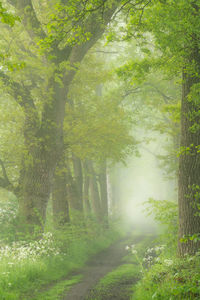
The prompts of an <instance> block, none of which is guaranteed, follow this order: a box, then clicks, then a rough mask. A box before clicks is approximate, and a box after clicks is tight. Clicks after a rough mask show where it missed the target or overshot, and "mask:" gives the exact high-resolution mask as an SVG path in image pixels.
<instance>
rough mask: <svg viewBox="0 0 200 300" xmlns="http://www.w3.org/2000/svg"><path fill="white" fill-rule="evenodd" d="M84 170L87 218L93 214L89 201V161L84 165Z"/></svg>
mask: <svg viewBox="0 0 200 300" xmlns="http://www.w3.org/2000/svg"><path fill="white" fill-rule="evenodd" d="M83 170H84V186H83V205H84V212H85V215H86V216H87V215H89V214H90V212H91V207H90V200H89V187H90V175H89V167H88V161H87V160H86V161H85V162H84V163H83Z"/></svg>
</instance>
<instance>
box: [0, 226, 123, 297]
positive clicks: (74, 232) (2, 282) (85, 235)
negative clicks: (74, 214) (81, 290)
mask: <svg viewBox="0 0 200 300" xmlns="http://www.w3.org/2000/svg"><path fill="white" fill-rule="evenodd" d="M80 228H82V231H81V232H80ZM118 236H119V235H118V233H117V232H116V231H115V230H114V229H113V230H112V229H110V230H108V231H106V232H105V229H103V228H101V226H100V225H97V224H95V223H93V225H92V224H91V223H89V225H88V227H83V224H82V225H81V226H80V224H74V225H71V226H69V227H66V228H65V229H62V231H56V232H54V233H45V234H44V235H43V237H41V239H40V240H37V241H32V242H28V241H21V242H17V243H12V244H11V245H10V246H8V245H5V246H2V247H1V249H0V253H1V255H0V260H1V270H0V296H1V298H2V299H10V300H11V299H15V300H17V299H21V298H22V297H25V298H29V296H30V295H31V296H33V293H37V292H39V289H40V288H41V287H42V286H44V285H46V284H49V283H52V282H54V281H56V280H59V279H61V278H63V277H64V276H66V275H67V274H69V272H70V271H72V270H74V269H75V268H80V267H81V266H83V265H84V263H85V262H86V260H87V259H88V258H89V257H90V256H91V255H94V254H95V253H96V252H98V251H100V250H102V249H103V248H106V247H108V246H109V245H110V243H111V242H112V241H114V240H115V239H116V238H117V237H118ZM71 283H72V282H71ZM69 284H70V282H63V283H60V285H59V284H58V286H57V288H56V286H55V288H54V289H53V290H52V291H51V292H49V293H48V292H46V293H44V296H45V297H47V299H49V298H48V297H50V296H52V295H54V296H55V295H56V296H57V294H59V293H61V291H63V290H64V289H65V288H67V286H68V285H69ZM49 295H50V296H49ZM37 297H38V298H37ZM36 299H41V298H40V296H39V294H38V295H37V296H36ZM50 299H52V298H50ZM54 299H56V298H54Z"/></svg>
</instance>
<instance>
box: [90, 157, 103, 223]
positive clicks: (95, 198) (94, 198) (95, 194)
mask: <svg viewBox="0 0 200 300" xmlns="http://www.w3.org/2000/svg"><path fill="white" fill-rule="evenodd" d="M88 167H89V172H90V195H91V204H92V210H93V213H94V215H95V216H96V218H97V220H98V221H101V220H102V214H101V202H100V195H99V189H98V184H97V179H96V174H95V170H94V166H93V162H92V161H91V160H90V161H88Z"/></svg>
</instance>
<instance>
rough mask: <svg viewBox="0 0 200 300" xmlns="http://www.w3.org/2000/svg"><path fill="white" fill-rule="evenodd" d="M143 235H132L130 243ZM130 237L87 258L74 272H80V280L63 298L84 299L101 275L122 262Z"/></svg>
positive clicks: (67, 299) (138, 240)
mask: <svg viewBox="0 0 200 300" xmlns="http://www.w3.org/2000/svg"><path fill="white" fill-rule="evenodd" d="M145 237H146V236H145V234H143V235H142V234H141V235H139V236H137V237H132V243H134V244H136V243H138V242H140V241H141V240H143V239H144V238H145ZM130 238H131V236H130V235H129V236H127V237H126V238H124V239H123V240H120V241H117V242H115V243H114V244H113V245H111V246H110V247H109V248H107V249H105V250H103V251H102V252H100V253H99V254H97V255H96V256H94V257H93V258H92V259H91V260H89V261H88V263H87V265H86V266H85V267H84V268H83V269H82V270H80V271H79V272H77V273H76V274H75V275H78V274H82V276H83V277H82V280H81V282H79V283H77V284H75V285H74V286H73V287H72V288H71V289H70V290H69V291H68V293H67V295H66V296H65V297H64V298H63V300H84V299H85V298H86V297H87V295H88V294H89V292H90V291H91V290H92V288H93V287H95V285H96V284H97V283H98V281H99V280H100V279H101V278H102V277H104V276H105V275H106V274H107V273H109V272H111V271H112V270H114V269H115V268H117V267H118V266H120V265H121V264H123V262H122V258H123V257H124V256H125V255H126V254H127V251H126V250H125V247H126V245H127V244H130ZM105 300H106V299H105Z"/></svg>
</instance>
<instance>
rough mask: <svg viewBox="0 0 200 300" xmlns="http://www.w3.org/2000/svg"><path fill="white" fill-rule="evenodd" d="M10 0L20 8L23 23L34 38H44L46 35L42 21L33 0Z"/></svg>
mask: <svg viewBox="0 0 200 300" xmlns="http://www.w3.org/2000/svg"><path fill="white" fill-rule="evenodd" d="M8 2H9V3H10V4H11V5H12V6H14V7H15V8H16V9H17V10H18V12H19V15H20V17H21V19H22V23H23V24H24V26H25V28H26V30H27V32H28V34H29V36H30V37H31V39H32V40H34V39H35V38H40V39H44V38H45V37H46V34H45V32H44V31H43V29H42V26H41V23H40V21H39V20H38V18H37V14H36V12H35V9H34V7H33V3H32V0H8Z"/></svg>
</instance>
